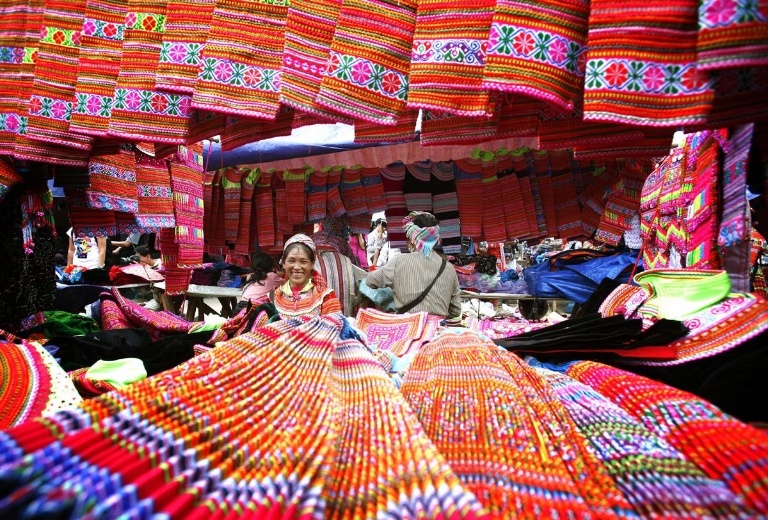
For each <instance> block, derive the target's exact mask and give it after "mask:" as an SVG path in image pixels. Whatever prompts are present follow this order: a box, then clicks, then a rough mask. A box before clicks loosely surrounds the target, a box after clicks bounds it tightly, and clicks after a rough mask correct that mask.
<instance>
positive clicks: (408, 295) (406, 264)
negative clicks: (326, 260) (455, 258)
mask: <svg viewBox="0 0 768 520" xmlns="http://www.w3.org/2000/svg"><path fill="white" fill-rule="evenodd" d="M403 229H404V230H405V236H406V237H407V239H408V248H409V249H410V251H411V252H410V253H405V254H400V255H397V256H395V257H394V258H392V260H391V261H389V262H388V263H387V264H386V265H385V266H384V267H382V268H381V269H377V270H376V271H375V272H373V273H371V274H369V275H368V278H367V279H366V284H367V285H368V287H371V288H373V289H379V288H382V287H390V288H392V291H393V292H394V294H395V307H396V308H397V312H398V313H404V312H419V311H426V312H428V313H429V314H434V315H438V316H443V317H446V318H457V317H460V315H461V298H460V297H459V295H460V293H461V290H460V289H459V279H458V277H457V276H456V271H455V270H454V268H453V266H452V265H451V264H450V263H448V262H446V261H445V259H444V258H442V257H441V256H440V255H439V254H437V253H435V252H434V249H435V247H436V246H437V244H438V243H439V242H440V229H439V227H438V222H437V219H436V218H435V217H434V215H432V214H431V213H426V212H421V211H413V212H411V213H410V214H409V215H408V217H406V218H405V225H404V226H403Z"/></svg>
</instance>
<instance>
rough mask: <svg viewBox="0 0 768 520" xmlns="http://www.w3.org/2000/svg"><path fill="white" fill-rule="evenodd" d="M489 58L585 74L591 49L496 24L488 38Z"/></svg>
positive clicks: (536, 31) (538, 31)
mask: <svg viewBox="0 0 768 520" xmlns="http://www.w3.org/2000/svg"><path fill="white" fill-rule="evenodd" d="M487 52H488V54H489V55H497V56H504V57H507V56H509V57H512V58H518V59H524V60H534V61H538V62H540V63H546V64H547V65H551V66H553V67H557V68H559V69H563V70H567V71H569V72H574V73H576V74H577V75H579V76H581V75H583V74H584V61H585V60H586V54H587V48H586V46H584V45H581V44H579V43H577V42H575V41H573V40H569V39H568V38H565V37H563V36H560V35H559V34H553V33H549V32H547V31H541V30H534V29H529V28H524V27H516V26H514V25H503V24H499V23H494V24H493V25H492V26H491V32H490V36H489V38H488V49H487Z"/></svg>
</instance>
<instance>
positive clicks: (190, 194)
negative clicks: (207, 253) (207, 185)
mask: <svg viewBox="0 0 768 520" xmlns="http://www.w3.org/2000/svg"><path fill="white" fill-rule="evenodd" d="M201 152H202V146H197V147H194V148H185V147H179V150H178V151H177V152H176V154H175V156H174V157H173V158H172V159H171V161H170V171H171V189H172V191H173V214H174V220H175V222H176V227H175V234H174V241H175V242H176V244H177V245H178V247H179V252H178V258H177V261H176V264H177V265H178V266H179V267H181V268H183V269H191V268H194V267H200V266H201V265H202V263H203V251H204V248H205V238H204V235H203V215H204V213H205V206H204V205H203V157H202V155H201Z"/></svg>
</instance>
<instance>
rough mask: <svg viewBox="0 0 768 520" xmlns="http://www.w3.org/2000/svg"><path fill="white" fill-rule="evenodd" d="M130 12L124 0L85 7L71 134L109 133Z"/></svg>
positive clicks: (94, 2) (105, 0) (96, 2)
mask: <svg viewBox="0 0 768 520" xmlns="http://www.w3.org/2000/svg"><path fill="white" fill-rule="evenodd" d="M127 10H128V4H127V2H125V1H124V0H103V1H102V0H88V2H87V4H86V8H85V17H84V19H83V24H82V27H83V28H82V31H81V33H80V42H81V43H80V54H79V57H78V65H77V81H76V83H75V103H74V105H73V107H72V117H71V119H70V121H69V130H70V132H75V133H78V134H83V135H91V136H94V137H99V136H104V135H105V134H106V133H107V131H108V130H109V118H110V116H111V115H112V103H113V101H114V95H115V86H116V85H117V76H118V74H119V73H120V56H121V53H122V48H123V36H124V34H125V17H126V14H127Z"/></svg>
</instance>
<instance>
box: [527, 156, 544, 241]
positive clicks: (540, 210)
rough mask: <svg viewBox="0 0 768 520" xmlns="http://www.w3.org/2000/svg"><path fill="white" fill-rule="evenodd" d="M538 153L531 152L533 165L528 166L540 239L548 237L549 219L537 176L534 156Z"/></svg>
mask: <svg viewBox="0 0 768 520" xmlns="http://www.w3.org/2000/svg"><path fill="white" fill-rule="evenodd" d="M535 153H536V152H531V157H530V161H531V164H530V165H529V166H528V182H529V183H530V186H531V196H532V197H533V207H534V208H535V212H534V215H535V217H536V227H537V228H538V230H539V234H538V236H539V237H546V236H547V217H546V213H545V212H544V203H543V201H542V199H541V191H540V190H539V179H538V177H537V175H536V166H535V163H534V162H533V161H534V158H533V154H535Z"/></svg>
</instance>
